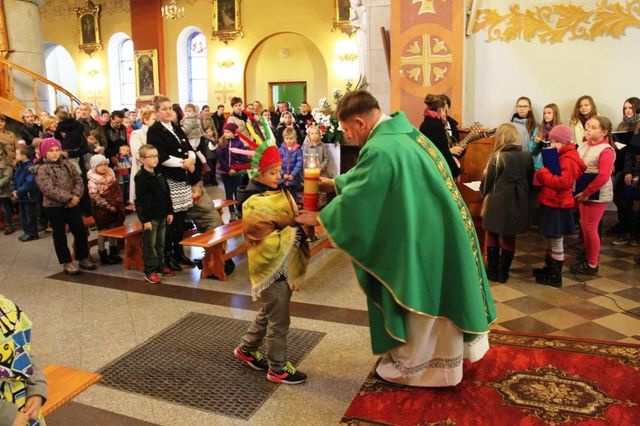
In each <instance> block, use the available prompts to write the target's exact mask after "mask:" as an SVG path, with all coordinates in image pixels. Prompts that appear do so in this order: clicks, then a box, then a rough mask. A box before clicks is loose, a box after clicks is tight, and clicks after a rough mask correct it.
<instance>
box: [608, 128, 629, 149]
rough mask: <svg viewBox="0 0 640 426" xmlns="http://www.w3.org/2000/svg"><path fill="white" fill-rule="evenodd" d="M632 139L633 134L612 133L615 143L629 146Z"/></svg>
mask: <svg viewBox="0 0 640 426" xmlns="http://www.w3.org/2000/svg"><path fill="white" fill-rule="evenodd" d="M632 137H633V132H611V138H612V139H613V141H614V142H619V143H621V144H624V145H629V142H631V138H632ZM618 149H619V148H618Z"/></svg>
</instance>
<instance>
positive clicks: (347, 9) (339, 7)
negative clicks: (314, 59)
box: [332, 0, 355, 36]
mask: <svg viewBox="0 0 640 426" xmlns="http://www.w3.org/2000/svg"><path fill="white" fill-rule="evenodd" d="M333 6H334V9H335V14H334V18H333V28H332V30H333V31H335V30H336V29H338V30H340V31H342V32H343V33H345V34H347V35H348V36H351V34H353V33H354V32H355V28H353V26H352V25H351V21H350V16H351V2H350V1H349V0H333Z"/></svg>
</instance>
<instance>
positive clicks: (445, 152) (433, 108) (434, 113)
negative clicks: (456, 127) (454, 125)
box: [420, 95, 460, 179]
mask: <svg viewBox="0 0 640 426" xmlns="http://www.w3.org/2000/svg"><path fill="white" fill-rule="evenodd" d="M424 103H425V104H426V105H427V109H425V111H424V121H423V122H422V125H421V126H420V132H421V133H422V134H423V135H425V136H426V137H428V138H429V140H430V141H431V142H433V144H434V145H435V146H436V148H438V150H439V151H440V153H441V154H442V156H443V157H444V159H445V161H446V162H447V165H448V166H449V170H451V175H452V176H453V178H454V179H455V178H457V177H458V176H459V175H460V167H458V165H457V164H456V162H455V161H454V159H453V155H452V154H451V151H449V138H447V131H446V130H445V120H446V114H445V107H446V103H445V100H444V98H443V97H442V96H440V95H427V97H426V98H425V99H424Z"/></svg>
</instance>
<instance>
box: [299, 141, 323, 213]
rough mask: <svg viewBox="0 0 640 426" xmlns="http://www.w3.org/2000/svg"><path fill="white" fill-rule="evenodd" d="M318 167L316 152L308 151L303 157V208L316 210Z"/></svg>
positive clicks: (318, 180)
mask: <svg viewBox="0 0 640 426" xmlns="http://www.w3.org/2000/svg"><path fill="white" fill-rule="evenodd" d="M319 182H320V167H319V165H318V154H316V153H309V154H307V155H305V158H304V193H303V199H302V207H303V208H304V209H305V210H310V211H318V183H319Z"/></svg>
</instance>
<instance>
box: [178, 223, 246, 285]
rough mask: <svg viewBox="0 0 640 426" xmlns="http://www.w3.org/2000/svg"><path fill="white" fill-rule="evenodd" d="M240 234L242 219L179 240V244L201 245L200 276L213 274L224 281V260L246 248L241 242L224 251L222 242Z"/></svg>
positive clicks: (185, 245)
mask: <svg viewBox="0 0 640 426" xmlns="http://www.w3.org/2000/svg"><path fill="white" fill-rule="evenodd" d="M240 235H242V221H241V220H235V221H233V222H229V223H226V224H224V225H221V226H218V227H217V228H214V229H212V230H211V231H208V232H203V233H202V234H195V235H193V236H191V237H189V238H186V239H184V240H182V241H180V244H182V245H183V246H184V247H201V248H203V249H204V258H203V259H202V272H201V273H200V278H202V279H206V278H208V277H209V276H211V275H215V276H216V277H217V278H218V279H219V280H220V281H226V280H227V279H228V276H227V274H226V273H225V272H224V262H225V260H227V259H231V258H232V257H233V256H237V255H239V254H241V253H244V252H246V251H247V248H246V246H245V245H244V243H243V244H241V245H239V246H238V247H236V248H235V249H233V250H231V251H229V252H228V253H225V250H224V243H225V242H227V241H228V240H229V239H231V238H234V237H237V236H240Z"/></svg>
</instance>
